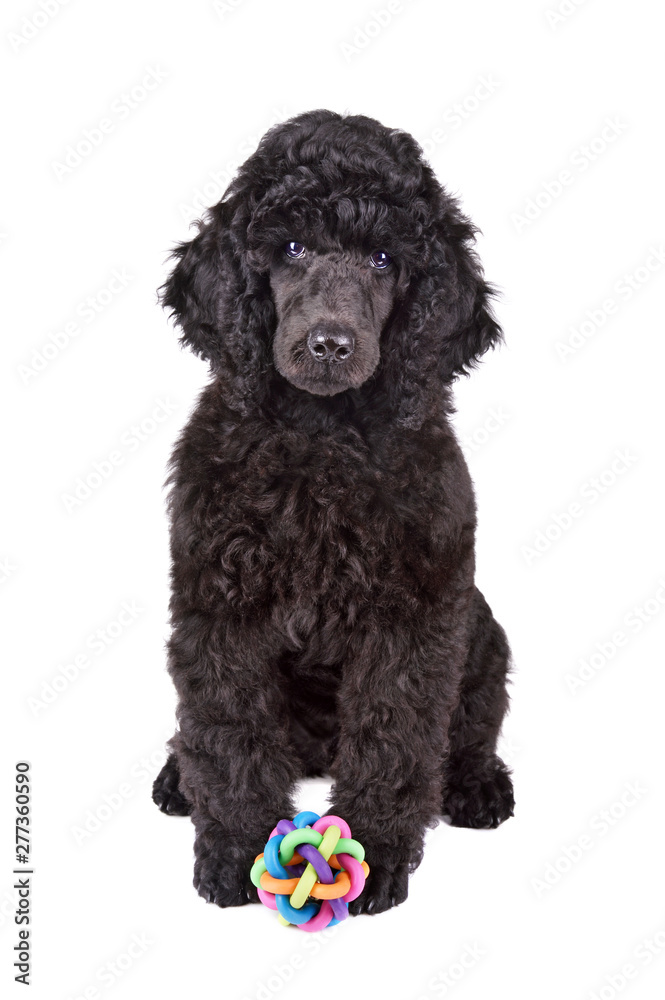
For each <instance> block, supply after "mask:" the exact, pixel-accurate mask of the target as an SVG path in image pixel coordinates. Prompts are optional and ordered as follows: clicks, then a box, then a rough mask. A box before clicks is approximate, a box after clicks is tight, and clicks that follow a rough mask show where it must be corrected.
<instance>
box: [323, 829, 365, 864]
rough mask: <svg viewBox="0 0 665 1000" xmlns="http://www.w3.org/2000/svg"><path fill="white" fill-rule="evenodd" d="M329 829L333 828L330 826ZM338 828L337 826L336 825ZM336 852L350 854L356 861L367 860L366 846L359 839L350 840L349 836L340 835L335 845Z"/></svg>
mask: <svg viewBox="0 0 665 1000" xmlns="http://www.w3.org/2000/svg"><path fill="white" fill-rule="evenodd" d="M328 829H332V827H329V828H328ZM335 829H337V827H335ZM334 853H335V854H350V855H351V857H352V858H355V859H356V861H364V860H365V848H364V847H363V845H362V844H361V843H360V841H358V840H350V839H349V838H348V837H340V838H339V841H338V842H337V844H336V845H335V852H334Z"/></svg>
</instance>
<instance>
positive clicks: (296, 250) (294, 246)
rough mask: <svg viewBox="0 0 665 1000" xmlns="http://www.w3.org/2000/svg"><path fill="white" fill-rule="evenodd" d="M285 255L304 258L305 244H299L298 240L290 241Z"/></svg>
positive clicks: (285, 248)
mask: <svg viewBox="0 0 665 1000" xmlns="http://www.w3.org/2000/svg"><path fill="white" fill-rule="evenodd" d="M284 253H285V254H286V255H287V257H304V256H305V247H304V244H302V243H298V241H297V240H290V241H289V242H288V243H287V244H286V246H285V247H284Z"/></svg>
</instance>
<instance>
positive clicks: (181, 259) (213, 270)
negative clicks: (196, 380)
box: [159, 202, 238, 365]
mask: <svg viewBox="0 0 665 1000" xmlns="http://www.w3.org/2000/svg"><path fill="white" fill-rule="evenodd" d="M229 214H230V213H229V207H228V205H227V204H225V203H224V202H220V203H219V204H218V205H216V206H215V207H214V208H212V209H210V210H209V212H208V217H207V219H206V221H204V222H199V223H198V226H199V232H198V235H197V236H195V237H194V239H192V240H190V241H189V242H184V243H179V244H178V246H177V247H176V248H175V250H174V251H173V253H172V254H171V256H172V257H173V258H174V259H175V260H176V261H177V263H176V265H175V267H174V268H173V271H172V272H171V275H170V277H169V278H168V279H167V280H166V282H165V283H164V284H163V285H162V287H161V288H160V290H159V292H160V299H161V302H162V305H163V306H164V307H165V308H167V309H170V310H171V315H172V317H173V318H174V319H175V321H176V323H177V324H178V326H179V327H180V329H181V330H182V334H181V337H180V342H181V343H182V344H184V345H186V346H187V347H190V348H191V349H192V350H193V351H194V352H195V353H196V354H198V355H199V357H201V358H204V359H205V360H206V361H210V362H211V363H212V364H213V365H214V364H215V362H216V361H218V360H219V357H220V353H221V349H222V339H223V335H224V327H225V326H226V325H227V324H228V323H229V320H230V319H231V317H230V316H229V312H228V310H229V306H230V307H231V309H232V311H235V309H234V303H235V302H237V298H238V296H237V295H236V294H235V293H237V292H238V287H237V286H238V275H237V267H236V266H235V264H234V261H233V259H232V253H231V245H230V234H229V232H228V217H229Z"/></svg>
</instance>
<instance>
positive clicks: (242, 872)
mask: <svg viewBox="0 0 665 1000" xmlns="http://www.w3.org/2000/svg"><path fill="white" fill-rule="evenodd" d="M194 888H195V889H196V891H197V892H198V894H199V896H202V897H203V899H205V901H206V903H215V904H216V905H217V906H245V904H246V903H258V901H259V897H258V893H257V891H256V889H255V887H254V886H253V885H252V883H251V881H250V878H249V868H248V866H247V865H242V864H240V863H239V862H234V861H219V860H218V859H216V858H214V857H207V858H197V860H196V864H195V865H194Z"/></svg>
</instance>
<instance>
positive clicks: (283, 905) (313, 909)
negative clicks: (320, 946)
mask: <svg viewBox="0 0 665 1000" xmlns="http://www.w3.org/2000/svg"><path fill="white" fill-rule="evenodd" d="M275 902H276V903H277V910H278V912H279V915H280V917H284V919H285V920H288V922H289V923H290V924H306V923H307V921H308V920H311V919H312V917H315V916H316V914H317V913H318V912H319V904H318V903H305V905H304V906H303V907H301V908H300V909H299V910H296V908H295V906H291V904H290V903H289V901H288V899H287V897H286V896H275Z"/></svg>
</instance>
